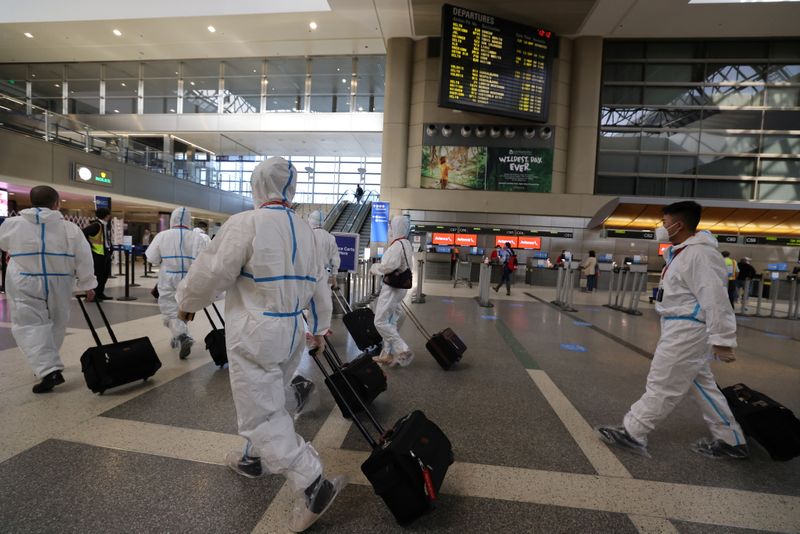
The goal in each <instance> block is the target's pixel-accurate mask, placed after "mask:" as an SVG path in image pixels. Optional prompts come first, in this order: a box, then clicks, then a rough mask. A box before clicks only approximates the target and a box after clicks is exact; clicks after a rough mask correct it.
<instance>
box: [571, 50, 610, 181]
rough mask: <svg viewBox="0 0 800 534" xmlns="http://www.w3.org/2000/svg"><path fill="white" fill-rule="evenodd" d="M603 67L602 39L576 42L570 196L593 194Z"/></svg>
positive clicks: (573, 74) (572, 104)
mask: <svg viewBox="0 0 800 534" xmlns="http://www.w3.org/2000/svg"><path fill="white" fill-rule="evenodd" d="M602 67H603V39H602V38H601V37H579V38H577V39H575V40H574V42H573V46H572V76H571V81H570V84H571V86H570V112H569V143H568V148H567V190H566V192H567V193H573V194H588V195H591V194H592V193H594V178H595V162H596V159H597V135H598V128H597V125H598V121H599V116H600V90H601V72H602Z"/></svg>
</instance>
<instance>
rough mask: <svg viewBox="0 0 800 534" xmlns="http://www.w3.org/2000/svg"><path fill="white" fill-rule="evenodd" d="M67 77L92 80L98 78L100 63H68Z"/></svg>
mask: <svg viewBox="0 0 800 534" xmlns="http://www.w3.org/2000/svg"><path fill="white" fill-rule="evenodd" d="M67 79H69V80H92V79H97V80H99V79H100V63H68V64H67Z"/></svg>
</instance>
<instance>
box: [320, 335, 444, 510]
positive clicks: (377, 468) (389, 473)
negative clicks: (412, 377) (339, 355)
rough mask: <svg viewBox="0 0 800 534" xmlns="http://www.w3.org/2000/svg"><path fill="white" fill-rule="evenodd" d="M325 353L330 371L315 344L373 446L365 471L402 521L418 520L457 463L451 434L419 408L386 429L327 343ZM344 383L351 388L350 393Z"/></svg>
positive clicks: (335, 389)
mask: <svg viewBox="0 0 800 534" xmlns="http://www.w3.org/2000/svg"><path fill="white" fill-rule="evenodd" d="M328 347H330V344H328ZM322 353H323V357H324V358H325V360H326V361H327V365H328V367H329V368H330V369H331V372H330V373H329V372H328V370H327V369H326V368H325V366H324V365H323V364H322V362H321V361H320V359H319V351H318V350H312V351H311V356H312V358H313V359H314V361H315V362H316V364H317V366H318V367H319V368H320V370H321V371H322V374H323V375H325V377H326V383H329V384H330V389H331V394H333V396H334V398H335V399H337V401H336V402H337V404H340V405H341V406H344V407H345V409H346V410H348V411H349V412H350V417H351V419H352V420H353V423H355V425H356V427H357V428H358V430H359V431H360V432H361V434H362V435H363V436H364V439H366V440H367V443H369V445H370V447H371V448H372V452H371V453H370V455H369V458H367V459H366V461H364V463H363V464H361V471H362V472H363V473H364V476H366V477H367V480H369V482H370V484H372V488H373V490H374V491H375V494H376V495H378V496H379V497H380V498H381V499H383V501H384V502H385V503H386V506H387V507H388V508H389V511H391V512H392V515H394V518H395V520H396V521H397V522H398V523H399V524H401V525H407V524H409V523H411V522H413V521H414V520H415V519H417V518H418V517H420V516H422V515H424V514H425V513H427V512H428V511H430V510H432V509H433V508H435V505H436V501H437V498H438V497H437V495H438V492H439V489H440V488H441V486H442V482H443V481H444V477H445V475H446V474H447V469H448V468H449V467H450V465H452V463H453V448H452V445H451V443H450V440H449V439H447V436H446V435H445V434H444V432H442V430H441V429H440V428H439V427H438V426H436V424H435V423H433V422H432V421H431V420H429V419H428V418H427V417H425V414H424V413H422V412H421V411H419V410H415V411H413V412H411V413H410V414H408V415H406V416H405V417H402V418H401V419H400V420H399V421H397V422H396V423H395V424H394V426H393V427H392V428H391V429H390V430H389V431H388V432H387V431H385V430H384V429H383V427H382V426H381V424H380V423H379V422H378V421H377V420H376V419H375V416H374V415H373V414H372V412H371V411H370V410H369V408H368V407H367V406H366V404H365V403H364V402H363V401H362V400H361V398H360V397H359V396H358V395H357V394H356V391H355V388H354V387H353V384H351V382H350V381H349V379H348V378H347V377H346V376H344V375H342V371H341V369H339V368H338V366H337V365H336V362H335V359H334V357H333V356H332V355H331V354H330V352H329V350H328V348H327V347H326V348H325V349H323V351H322ZM336 374H339V375H340V376H342V377H343V378H342V379H341V381H331V382H327V379H328V378H329V377H331V376H332V375H336ZM340 386H344V390H349V391H350V395H349V396H348V395H347V394H346V393H345V391H344V390H343V389H342V388H341V387H340ZM353 398H354V399H356V400H357V402H358V403H359V404H360V405H361V411H362V412H363V413H364V414H365V415H366V416H367V418H368V419H369V420H370V423H371V424H372V426H374V427H375V429H376V430H377V431H378V433H379V434H380V436H381V437H380V438H379V439H378V440H376V439H375V438H374V437H373V436H372V434H371V433H370V432H369V430H367V428H366V426H364V423H362V422H361V420H360V419H359V418H358V416H357V415H356V413H355V410H354V409H353V407H352V406H351V405H350V404H349V402H348V399H353Z"/></svg>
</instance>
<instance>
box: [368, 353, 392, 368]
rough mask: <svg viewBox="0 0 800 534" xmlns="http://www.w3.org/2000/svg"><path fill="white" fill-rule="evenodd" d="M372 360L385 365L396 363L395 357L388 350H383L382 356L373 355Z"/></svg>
mask: <svg viewBox="0 0 800 534" xmlns="http://www.w3.org/2000/svg"><path fill="white" fill-rule="evenodd" d="M372 361H373V362H375V363H380V364H383V365H392V364H393V363H394V358H393V357H392V355H391V354H389V353H388V352H381V354H380V356H375V357H373V358H372Z"/></svg>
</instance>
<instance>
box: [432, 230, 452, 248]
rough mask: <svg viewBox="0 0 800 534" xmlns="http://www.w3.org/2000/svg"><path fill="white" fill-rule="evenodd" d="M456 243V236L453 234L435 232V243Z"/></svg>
mask: <svg viewBox="0 0 800 534" xmlns="http://www.w3.org/2000/svg"><path fill="white" fill-rule="evenodd" d="M453 243H455V236H454V235H453V234H437V233H434V234H433V244H434V245H452V244H453Z"/></svg>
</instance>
